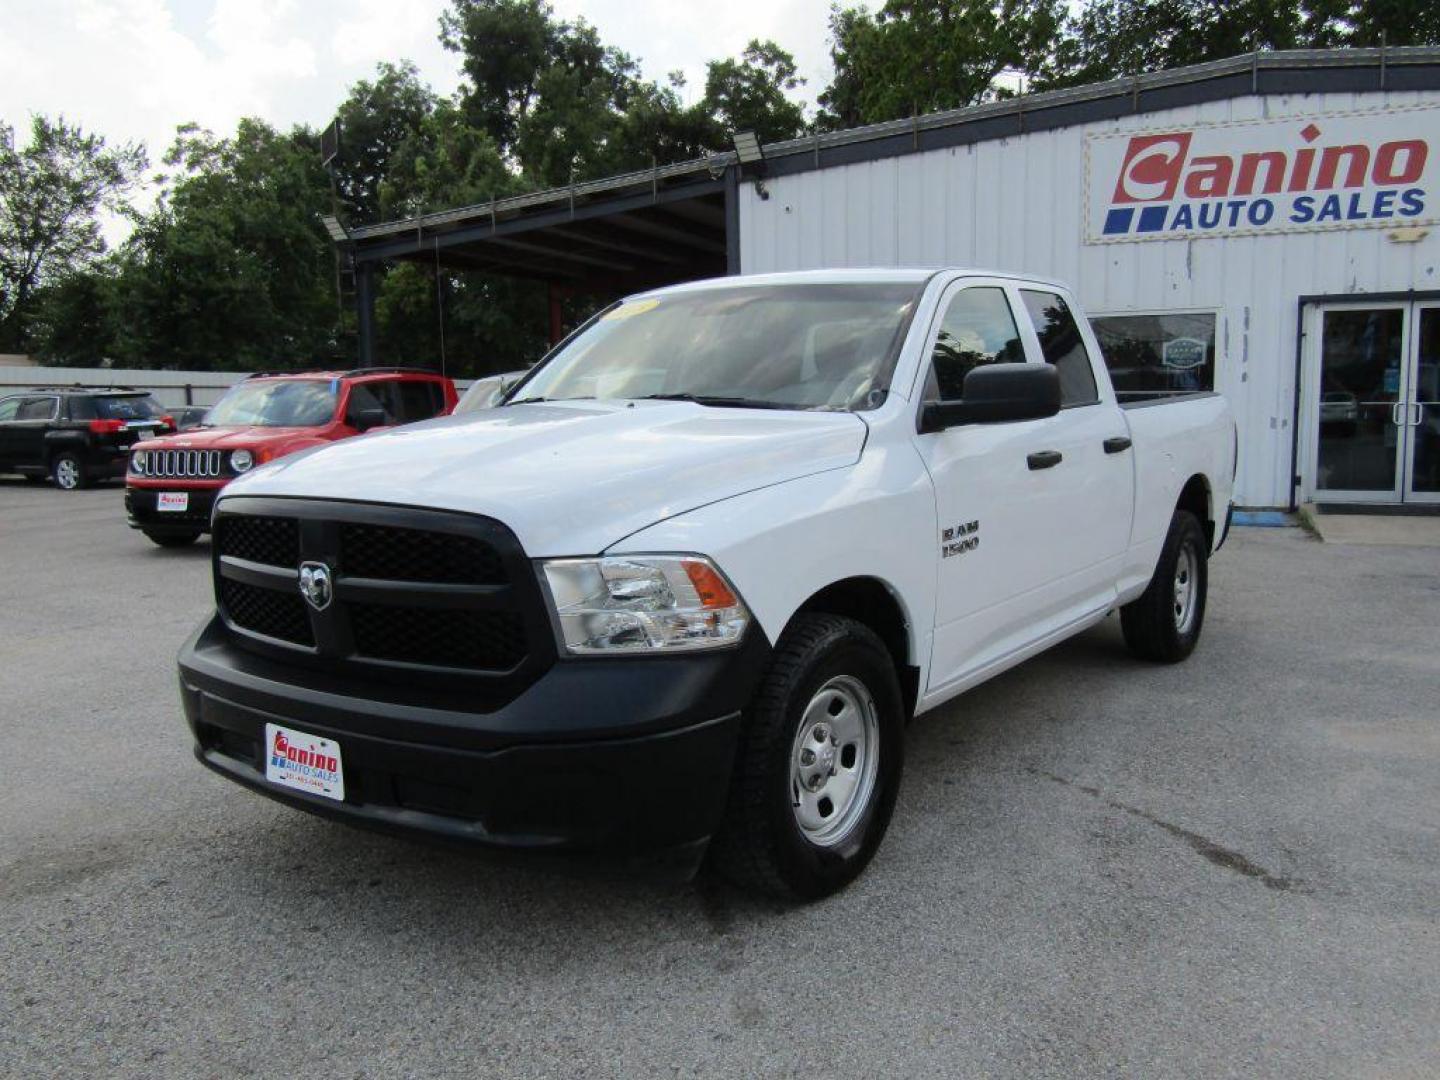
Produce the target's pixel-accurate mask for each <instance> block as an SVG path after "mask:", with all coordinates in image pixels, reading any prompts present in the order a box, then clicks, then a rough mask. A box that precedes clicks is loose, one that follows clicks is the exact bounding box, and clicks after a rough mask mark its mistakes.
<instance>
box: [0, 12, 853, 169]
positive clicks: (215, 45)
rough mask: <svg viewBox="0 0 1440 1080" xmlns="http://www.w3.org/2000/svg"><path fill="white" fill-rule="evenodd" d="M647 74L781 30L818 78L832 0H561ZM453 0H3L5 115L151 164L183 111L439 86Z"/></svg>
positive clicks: (219, 115)
mask: <svg viewBox="0 0 1440 1080" xmlns="http://www.w3.org/2000/svg"><path fill="white" fill-rule="evenodd" d="M552 3H553V5H554V7H555V10H556V12H557V14H559V15H560V16H561V17H563V18H567V19H574V18H577V17H583V18H584V19H586V21H588V22H590V23H592V24H593V25H594V26H596V27H597V28H598V29H599V31H600V35H601V38H602V40H604V41H605V42H606V43H607V44H611V45H614V46H617V47H619V48H621V49H623V50H625V51H626V52H628V53H630V54H631V55H632V56H634V57H636V58H638V59H639V60H640V62H641V65H642V68H643V70H644V72H645V74H646V76H647V77H650V78H657V79H658V78H663V77H664V75H665V74H666V73H667V72H669V71H672V70H675V69H679V70H682V71H684V72H685V74H686V77H687V79H688V81H689V88H688V92H687V93H688V95H689V96H691V97H692V98H693V96H698V94H699V92H700V88H701V87H702V86H703V83H704V72H705V62H706V61H707V60H710V59H716V58H719V57H722V56H728V55H736V54H738V53H739V52H740V51H741V50H742V49H743V48H744V47H745V44H746V42H747V41H749V40H750V39H751V38H762V39H763V38H773V39H775V40H776V41H778V42H779V43H780V44H781V45H782V46H784V47H785V48H787V49H789V50H790V51H791V52H792V53H794V54H795V57H796V60H797V63H798V66H799V68H800V71H801V74H802V75H804V76H806V77H807V78H808V79H809V84H808V85H807V86H806V87H805V97H806V100H807V101H809V102H811V103H813V101H814V96H815V95H816V94H818V93H819V92H820V90H822V89H823V88H824V85H825V83H826V82H827V81H828V79H829V74H830V63H829V52H828V48H827V40H826V30H827V27H826V20H827V17H828V11H829V3H830V0H726V2H725V3H722V4H720V5H718V6H717V5H715V4H713V3H700V2H695V0H668V2H666V0H552ZM446 6H447V5H446V3H445V0H0V121H4V122H5V123H8V124H10V125H12V126H13V127H14V128H15V130H16V139H17V142H20V143H23V142H24V141H25V135H24V130H25V128H26V127H27V126H28V123H29V115H30V114H31V113H43V114H46V115H48V116H51V117H54V116H56V115H57V114H63V115H64V116H65V117H66V119H67V120H69V121H70V122H72V123H78V124H80V125H81V126H82V127H83V128H85V129H86V130H89V131H94V132H97V133H99V134H101V135H104V136H105V137H106V138H107V140H109V141H111V142H123V141H127V140H135V141H139V142H143V143H144V144H145V146H146V148H147V150H148V151H149V154H150V160H151V164H152V172H153V171H156V170H158V169H159V168H160V167H161V165H160V160H161V158H162V156H163V154H164V152H165V150H166V148H168V147H169V145H170V143H171V142H172V140H173V137H174V132H175V128H176V126H177V125H178V124H181V123H185V122H187V121H195V122H197V123H199V124H200V125H201V126H202V127H207V128H210V129H211V130H212V131H214V132H216V133H217V134H227V133H229V132H231V131H233V130H234V127H235V122H236V121H237V120H238V119H239V118H240V117H242V116H259V117H262V118H263V119H265V120H268V121H269V122H271V123H272V124H274V125H276V126H277V127H280V128H287V127H289V126H290V125H291V124H294V123H308V124H311V125H313V126H316V127H321V126H323V125H324V124H326V123H327V122H328V121H329V119H330V117H331V116H332V115H333V114H334V110H335V107H336V105H337V104H338V103H339V102H340V101H341V99H342V98H343V97H344V96H345V93H346V90H347V88H348V87H349V86H350V85H352V84H353V83H354V82H355V81H356V80H358V79H362V78H366V77H368V76H369V75H371V74H372V73H373V72H374V69H375V65H376V63H377V62H379V61H381V60H391V61H395V60H400V59H410V60H413V61H415V63H416V64H417V65H418V66H419V68H420V73H421V76H422V77H423V78H424V79H425V80H426V81H427V82H429V83H430V84H431V85H432V86H433V87H434V88H435V89H436V90H438V91H440V92H442V93H449V92H451V91H453V90H454V89H455V88H456V86H457V84H458V82H459V57H458V56H456V55H455V54H453V53H449V52H446V51H445V50H444V49H442V48H441V46H440V43H439V40H438V20H439V16H440V12H441V11H442V10H443V9H444V8H445V7H446Z"/></svg>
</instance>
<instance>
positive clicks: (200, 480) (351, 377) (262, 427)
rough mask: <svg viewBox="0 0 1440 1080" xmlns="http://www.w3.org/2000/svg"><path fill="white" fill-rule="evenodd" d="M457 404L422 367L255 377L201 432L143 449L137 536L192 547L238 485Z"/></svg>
mask: <svg viewBox="0 0 1440 1080" xmlns="http://www.w3.org/2000/svg"><path fill="white" fill-rule="evenodd" d="M455 401H456V397H455V384H454V383H453V382H451V381H450V380H449V379H447V378H445V377H444V376H441V375H436V374H435V373H434V372H430V371H425V370H423V369H420V368H360V369H358V370H356V371H317V372H307V373H305V374H295V375H291V374H280V373H271V372H262V373H257V374H255V375H251V376H250V377H249V378H248V379H246V380H245V381H244V382H240V383H237V384H236V385H235V386H233V387H231V389H230V390H229V392H228V393H226V395H225V396H224V397H223V398H221V399H220V401H219V402H218V403H217V404H216V405H215V406H214V407H213V408H212V409H211V410H210V411H209V413H208V414H206V416H205V422H204V423H203V424H201V425H200V426H199V427H196V428H191V429H190V430H188V431H183V432H180V433H178V434H175V435H170V436H166V437H165V438H160V439H150V440H147V441H145V442H142V443H139V444H137V445H136V447H135V449H134V450H133V451H132V452H131V454H130V468H129V471H128V472H127V473H126V475H125V510H126V512H127V513H128V514H129V515H130V527H131V528H132V529H139V530H140V531H141V532H143V533H144V534H145V535H146V536H148V537H149V538H150V539H151V540H153V541H154V542H155V543H157V544H159V545H160V546H161V547H184V546H185V545H186V544H193V543H194V542H195V540H196V539H197V538H198V537H199V536H200V534H201V533H206V532H209V531H210V509H211V507H212V506H214V505H215V496H216V495H217V494H218V493H219V491H220V489H221V488H222V487H224V486H225V485H226V484H228V483H229V482H230V481H231V480H233V479H234V478H235V477H237V476H240V475H241V474H243V473H247V472H249V471H250V470H251V469H253V468H255V467H256V466H257V465H263V464H264V463H265V462H267V461H274V460H275V459H276V458H279V457H284V456H285V455H286V454H293V453H294V452H295V451H296V450H304V449H305V448H306V447H309V446H319V445H321V444H322V443H327V442H334V441H335V440H336V439H348V438H349V437H350V436H352V435H359V434H361V433H362V432H365V431H370V430H372V429H374V428H380V427H389V426H393V425H396V424H410V423H414V422H415V421H416V420H429V419H430V418H431V417H434V416H444V415H445V414H446V413H448V412H449V411H450V410H451V409H453V408H454V407H455Z"/></svg>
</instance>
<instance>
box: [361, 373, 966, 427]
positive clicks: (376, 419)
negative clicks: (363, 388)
mask: <svg viewBox="0 0 1440 1080" xmlns="http://www.w3.org/2000/svg"><path fill="white" fill-rule="evenodd" d="M967 385H968V384H967ZM385 424H386V417H385V410H384V409H357V410H356V411H355V413H354V414H353V415H352V416H351V418H350V426H351V427H353V428H354V429H355V430H356V431H360V432H365V431H369V430H370V429H371V428H377V427H384V426H385Z"/></svg>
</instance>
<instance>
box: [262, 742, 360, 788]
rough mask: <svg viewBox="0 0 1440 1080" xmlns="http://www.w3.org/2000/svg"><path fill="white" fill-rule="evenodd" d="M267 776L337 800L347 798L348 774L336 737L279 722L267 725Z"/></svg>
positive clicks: (283, 783) (282, 785) (287, 785)
mask: <svg viewBox="0 0 1440 1080" xmlns="http://www.w3.org/2000/svg"><path fill="white" fill-rule="evenodd" d="M265 779H266V780H269V781H270V782H271V783H272V784H278V785H280V786H281V787H287V788H294V789H295V790H296V791H303V792H305V794H307V795H322V796H324V797H325V798H327V799H334V800H336V801H337V802H340V801H343V800H344V798H345V774H344V771H343V766H342V765H341V764H340V747H339V745H338V744H336V742H335V740H333V739H322V738H320V737H319V736H318V735H311V734H309V733H307V732H304V731H296V730H295V729H294V728H288V727H282V726H281V725H279V724H266V725H265Z"/></svg>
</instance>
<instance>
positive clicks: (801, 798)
mask: <svg viewBox="0 0 1440 1080" xmlns="http://www.w3.org/2000/svg"><path fill="white" fill-rule="evenodd" d="M879 764H880V721H879V718H878V716H877V715H876V711H875V702H874V700H873V699H872V698H871V697H870V692H869V691H868V690H866V689H865V684H864V683H862V682H861V681H860V680H859V679H856V678H853V677H852V676H849V675H839V676H836V677H835V678H833V679H831V680H830V681H829V682H827V683H826V684H825V685H824V686H822V687H821V688H820V689H819V690H817V691H816V692H815V696H814V697H812V698H811V699H810V703H809V704H808V705H806V706H805V712H804V715H803V716H802V717H801V719H800V727H799V730H798V731H797V732H796V733H795V740H794V744H793V745H792V747H791V752H790V805H791V807H792V808H793V810H794V812H795V821H796V823H797V824H798V825H799V826H800V831H801V832H803V833H804V834H805V838H806V839H807V840H809V841H810V842H811V843H813V844H818V845H820V846H822V847H833V846H834V845H836V844H839V843H841V842H842V841H843V840H845V839H846V837H848V836H849V835H850V834H851V833H852V832H854V830H855V827H856V825H858V824H859V822H860V819H861V818H862V817H864V816H865V810H866V808H867V807H868V806H869V805H870V797H871V795H873V794H874V791H875V777H876V774H877V772H878V769H879Z"/></svg>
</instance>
